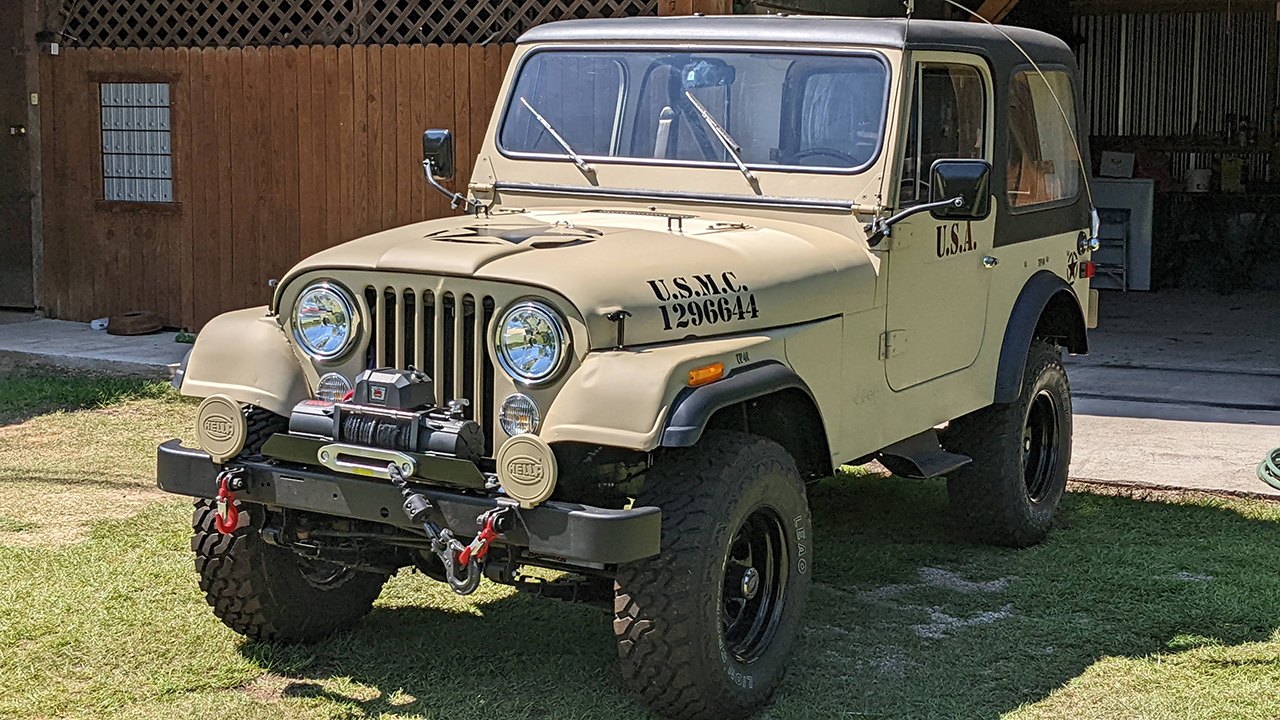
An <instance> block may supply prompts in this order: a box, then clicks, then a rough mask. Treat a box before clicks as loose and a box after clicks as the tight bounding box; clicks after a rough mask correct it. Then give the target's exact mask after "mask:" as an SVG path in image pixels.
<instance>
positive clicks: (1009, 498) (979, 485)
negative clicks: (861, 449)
mask: <svg viewBox="0 0 1280 720" xmlns="http://www.w3.org/2000/svg"><path fill="white" fill-rule="evenodd" d="M943 446H944V447H945V448H946V449H947V450H950V451H952V452H956V453H961V454H964V455H968V456H969V457H971V458H973V462H972V463H970V464H969V465H967V466H965V467H963V468H961V469H960V470H958V471H956V472H954V473H951V474H950V475H948V476H947V493H948V495H950V497H951V507H952V510H953V512H954V514H955V516H956V519H957V521H958V522H959V524H960V526H961V528H962V529H963V530H964V531H965V532H966V533H967V534H968V535H970V536H972V537H974V538H976V539H978V540H981V541H983V542H988V543H992V544H994V545H1004V546H1007V547H1026V546H1028V545H1034V544H1036V543H1038V542H1040V541H1041V540H1043V539H1044V538H1045V537H1046V536H1047V535H1048V534H1049V528H1050V526H1051V525H1052V524H1053V516H1054V514H1055V513H1056V512H1057V510H1058V503H1059V501H1060V500H1061V499H1062V493H1063V492H1064V491H1065V490H1066V486H1067V471H1068V469H1069V467H1070V464H1071V386H1070V385H1069V384H1068V382H1067V373H1066V370H1064V369H1063V367H1062V359H1061V358H1060V357H1059V350H1058V348H1057V347H1056V346H1054V345H1051V344H1049V343H1047V342H1045V341H1043V340H1036V341H1035V342H1033V343H1032V344H1031V350H1030V352H1029V353H1028V354H1027V365H1026V369H1025V370H1024V371H1023V376H1022V392H1021V394H1020V395H1019V396H1018V399H1017V400H1015V401H1014V402H1011V403H1007V404H996V405H991V406H988V407H985V408H983V409H981V410H978V411H976V412H972V413H970V414H968V415H965V416H964V417H962V418H957V419H956V420H953V421H952V423H951V427H950V429H948V431H947V433H946V435H945V437H944V439H943Z"/></svg>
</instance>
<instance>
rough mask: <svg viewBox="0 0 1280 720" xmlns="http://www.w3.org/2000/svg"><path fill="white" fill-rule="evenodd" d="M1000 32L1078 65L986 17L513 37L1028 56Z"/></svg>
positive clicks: (761, 22) (1010, 59) (760, 21)
mask: <svg viewBox="0 0 1280 720" xmlns="http://www.w3.org/2000/svg"><path fill="white" fill-rule="evenodd" d="M1001 32H1003V33H1005V34H1007V35H1008V36H1009V37H1011V38H1013V39H1014V40H1015V41H1016V42H1017V43H1018V44H1019V45H1021V46H1022V47H1023V49H1024V50H1026V51H1027V54H1029V55H1030V56H1031V57H1032V58H1033V59H1034V60H1035V61H1036V62H1037V63H1042V62H1043V63H1054V64H1060V65H1067V66H1069V67H1074V66H1075V56H1074V55H1073V54H1072V52H1071V49H1070V48H1069V47H1067V45H1066V43H1064V42H1062V41H1061V40H1059V39H1058V38H1056V37H1054V36H1052V35H1049V34H1047V33H1042V32H1039V31H1038V30H1029V29H1027V28H1020V27H1011V26H1003V25H1002V26H1000V29H999V30H997V29H995V28H993V27H991V26H990V25H987V24H986V23H979V22H956V21H947V20H912V21H911V22H910V23H908V22H907V21H906V19H904V18H854V17H821V16H783V15H708V16H705V17H698V16H682V17H628V18H613V19H592V20H567V21H561V22H553V23H547V24H546V25H539V26H537V27H535V28H533V29H531V30H529V31H528V32H526V33H525V34H524V35H521V36H520V39H519V41H518V42H521V43H540V42H576V43H588V42H598V41H605V42H615V41H636V40H643V41H650V42H656V43H666V42H673V43H720V44H724V43H767V44H777V45H857V46H863V47H866V46H870V47H884V48H906V49H926V48H928V49H952V50H963V49H971V50H977V51H980V53H981V54H983V55H986V56H987V57H988V58H990V59H991V60H992V62H994V63H997V64H1001V65H1005V66H1009V65H1018V64H1024V63H1026V58H1024V57H1023V55H1022V53H1020V52H1018V50H1017V48H1015V47H1013V46H1012V45H1011V44H1010V42H1009V40H1008V39H1006V38H1005V36H1004V35H1002V34H1001Z"/></svg>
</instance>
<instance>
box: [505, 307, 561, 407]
mask: <svg viewBox="0 0 1280 720" xmlns="http://www.w3.org/2000/svg"><path fill="white" fill-rule="evenodd" d="M520 310H532V311H534V312H536V313H540V314H542V315H544V316H545V317H546V318H547V319H548V320H550V322H551V325H552V328H553V329H554V331H555V337H556V341H557V343H558V345H559V354H558V355H557V356H556V360H555V363H553V364H552V366H551V369H550V370H548V371H547V372H545V373H542V374H540V375H528V374H526V373H523V372H519V371H518V370H516V368H515V364H514V363H513V362H512V360H511V358H509V357H508V356H507V348H506V347H505V346H504V345H503V342H502V334H503V333H502V331H503V328H505V327H506V326H507V320H508V319H510V317H511V315H512V314H513V313H515V312H517V311H520ZM497 317H498V322H497V323H496V324H495V325H494V331H493V354H494V355H496V356H497V358H498V364H499V365H501V366H502V369H503V371H504V372H506V373H507V376H508V377H510V378H511V379H512V380H514V381H515V382H516V383H517V384H519V385H523V386H525V387H531V388H533V387H542V386H544V385H548V384H550V383H553V382H555V381H556V380H557V379H559V377H560V375H561V374H562V373H563V372H564V370H565V368H566V367H568V365H569V356H570V354H571V351H572V344H573V340H572V337H571V336H570V335H569V328H568V324H567V323H566V322H565V320H564V317H563V316H562V315H561V314H560V312H559V311H558V310H556V308H555V306H553V305H551V304H550V303H548V302H544V301H542V300H538V299H534V298H521V299H519V300H516V301H515V302H513V303H511V304H510V305H508V306H507V307H506V308H505V309H504V310H503V311H502V313H501V314H500V315H498V316H497Z"/></svg>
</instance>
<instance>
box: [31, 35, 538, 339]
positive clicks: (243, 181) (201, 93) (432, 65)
mask: <svg viewBox="0 0 1280 720" xmlns="http://www.w3.org/2000/svg"><path fill="white" fill-rule="evenodd" d="M512 50H513V46H511V45H496V44H494V45H488V46H479V45H431V46H422V45H394V46H392V45H386V46H378V45H369V46H364V45H359V46H351V45H343V46H338V47H334V46H327V47H324V46H309V47H270V48H267V47H245V48H226V47H219V48H204V49H200V48H163V49H160V48H156V49H136V48H130V49H126V50H118V49H102V48H93V49H69V50H65V51H64V52H63V54H61V55H57V56H48V55H44V56H41V58H40V62H41V68H40V72H41V74H42V78H43V79H46V80H47V82H45V83H42V84H43V88H44V89H43V92H42V97H41V105H42V109H43V112H44V116H45V118H46V120H45V123H44V132H43V136H42V148H43V153H44V175H43V183H44V187H43V192H44V216H45V218H46V219H45V225H44V235H45V239H44V252H45V262H44V275H43V281H44V284H43V288H44V304H45V310H46V311H47V312H48V314H49V315H50V316H51V317H57V318H64V319H69V320H82V321H83V320H89V319H92V318H96V317H103V316H108V315H113V314H117V313H122V312H126V311H129V310H153V311H155V312H158V313H159V314H160V315H161V316H162V317H163V318H164V320H165V322H166V323H167V324H168V325H171V326H176V327H188V328H198V327H200V326H201V325H202V324H203V323H205V322H207V321H208V320H209V319H210V318H212V317H213V316H214V315H217V314H218V313H221V312H224V311H227V310H232V309H235V308H239V307H246V306H250V305H257V304H262V303H264V302H266V301H267V299H268V294H269V290H268V287H267V281H268V280H269V279H272V278H279V277H280V276H281V275H282V274H283V273H284V272H285V271H286V270H287V269H288V268H289V266H290V265H292V264H293V263H294V262H296V261H297V260H299V259H301V258H302V257H304V256H306V255H309V254H311V253H314V252H316V251H317V250H321V249H323V248H326V247H329V246H332V245H335V244H337V243H340V242H343V241H345V240H348V239H351V238H354V237H358V236H361V235H365V234H368V233H371V232H376V231H378V230H383V229H386V228H389V227H395V226H397V225H403V224H405V223H409V222H415V221H418V220H423V219H427V218H432V217H440V216H442V215H444V214H446V213H449V212H450V211H449V209H448V204H447V202H446V201H445V200H444V198H443V197H440V196H439V195H438V194H437V193H435V192H434V191H433V190H431V189H430V188H429V187H428V186H427V184H426V181H425V179H424V178H423V176H422V165H421V161H422V145H421V137H422V131H423V130H425V129H427V128H429V127H446V128H450V129H452V130H453V132H454V136H455V137H456V138H457V148H458V166H459V172H458V177H457V178H456V179H455V180H454V181H453V183H450V184H451V185H453V186H454V187H457V188H464V187H465V186H466V182H467V180H468V179H469V175H470V171H471V164H472V162H473V155H474V153H475V152H476V149H477V148H478V147H479V145H480V142H481V139H482V137H483V134H484V132H485V129H486V126H487V123H488V118H489V115H490V112H491V109H492V107H493V104H494V102H495V100H496V98H497V94H498V86H499V85H500V84H501V82H502V77H503V74H504V72H505V70H506V66H507V64H508V62H509V60H510V58H511V55H512ZM101 82H167V83H169V84H170V118H171V120H170V123H171V124H170V127H171V131H170V135H171V148H172V149H171V156H172V177H173V199H174V202H173V203H126V202H104V201H103V156H102V143H103V138H102V130H101V127H102V121H101V115H100V107H99V97H100V94H99V92H100V91H99V84H100V83H101Z"/></svg>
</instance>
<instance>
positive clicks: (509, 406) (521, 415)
mask: <svg viewBox="0 0 1280 720" xmlns="http://www.w3.org/2000/svg"><path fill="white" fill-rule="evenodd" d="M540 422H542V418H541V416H539V414H538V406H537V404H535V403H534V402H533V399H532V398H530V397H529V396H528V395H524V394H522V393H515V394H514V395H508V396H507V399H506V400H503V401H502V408H501V409H500V410H498V424H500V425H501V426H502V431H503V432H505V433H506V434H507V435H510V436H511V437H515V436H516V435H524V434H533V433H536V432H538V424H539V423H540Z"/></svg>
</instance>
